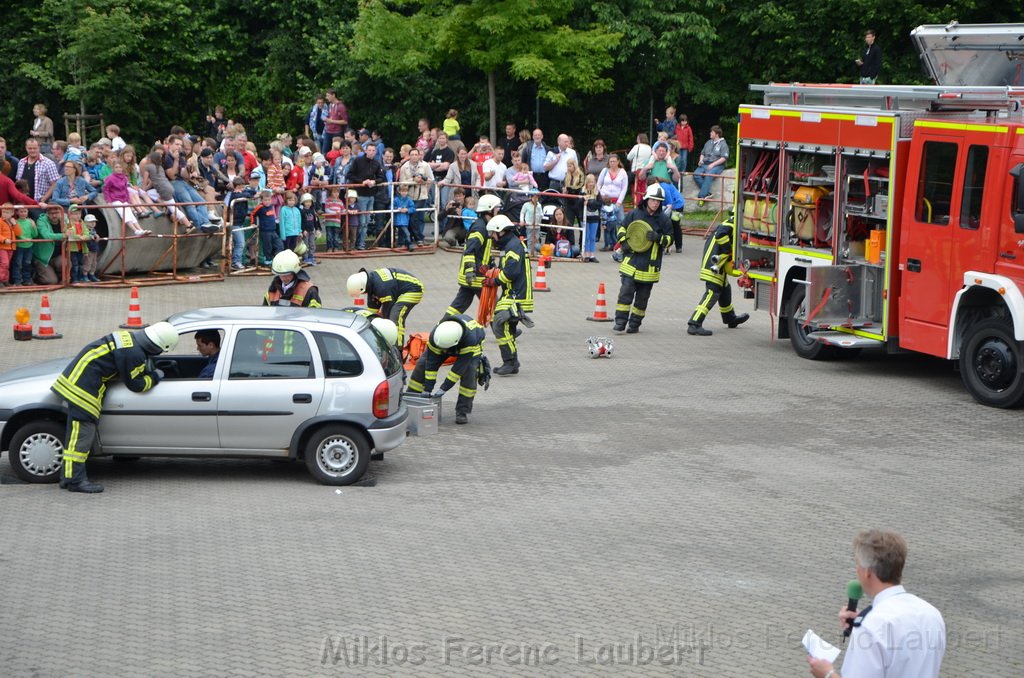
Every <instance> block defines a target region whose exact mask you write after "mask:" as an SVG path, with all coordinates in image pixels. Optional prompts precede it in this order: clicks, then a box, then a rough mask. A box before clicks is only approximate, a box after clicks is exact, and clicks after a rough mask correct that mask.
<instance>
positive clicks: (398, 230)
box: [391, 182, 416, 252]
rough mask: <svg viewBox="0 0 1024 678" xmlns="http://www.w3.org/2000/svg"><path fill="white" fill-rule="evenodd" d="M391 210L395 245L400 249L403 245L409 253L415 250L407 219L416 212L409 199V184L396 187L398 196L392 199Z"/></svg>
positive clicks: (413, 204) (414, 205)
mask: <svg viewBox="0 0 1024 678" xmlns="http://www.w3.org/2000/svg"><path fill="white" fill-rule="evenodd" d="M391 209H392V210H394V213H395V234H396V238H395V244H396V245H398V246H399V247H402V245H403V243H404V245H405V247H407V248H408V250H409V251H410V252H412V251H413V250H414V249H416V244H415V243H414V242H413V241H412V237H411V236H410V235H409V219H410V218H411V217H412V214H413V212H415V211H416V203H414V202H413V200H412V198H410V197H409V184H407V183H404V182H403V183H401V184H399V185H398V195H396V196H395V197H394V200H393V204H392V205H391Z"/></svg>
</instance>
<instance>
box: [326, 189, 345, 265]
mask: <svg viewBox="0 0 1024 678" xmlns="http://www.w3.org/2000/svg"><path fill="white" fill-rule="evenodd" d="M327 192H328V197H327V200H326V201H325V202H324V229H326V231H327V239H326V243H325V245H326V247H327V251H328V252H337V251H338V250H339V249H340V248H341V217H342V215H343V214H345V201H344V200H342V199H341V187H339V186H331V187H330V188H329V189H327Z"/></svg>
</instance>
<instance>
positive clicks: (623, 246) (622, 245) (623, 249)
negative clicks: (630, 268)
mask: <svg viewBox="0 0 1024 678" xmlns="http://www.w3.org/2000/svg"><path fill="white" fill-rule="evenodd" d="M619 250H620V251H621V252H622V253H623V254H629V253H630V252H632V250H631V249H629V243H628V242H626V241H625V240H620V241H619Z"/></svg>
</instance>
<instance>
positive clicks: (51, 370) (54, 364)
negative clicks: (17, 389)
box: [0, 356, 71, 386]
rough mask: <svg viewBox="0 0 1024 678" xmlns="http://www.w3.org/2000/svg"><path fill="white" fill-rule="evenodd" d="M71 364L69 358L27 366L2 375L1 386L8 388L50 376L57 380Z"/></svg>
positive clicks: (0, 377) (0, 375)
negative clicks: (18, 383) (16, 383)
mask: <svg viewBox="0 0 1024 678" xmlns="http://www.w3.org/2000/svg"><path fill="white" fill-rule="evenodd" d="M69 362H71V357H70V356H69V357H67V358H54V359H53V360H45V361H43V362H41V363H35V364H33V365H25V366H24V367H16V368H14V369H13V370H10V371H8V372H4V373H3V374H0V386H6V385H8V384H11V383H14V382H18V381H24V380H26V379H38V378H39V377H45V376H50V377H52V378H53V380H56V379H57V377H58V376H59V375H60V373H61V370H63V369H64V367H65V366H66V365H67V364H68V363H69Z"/></svg>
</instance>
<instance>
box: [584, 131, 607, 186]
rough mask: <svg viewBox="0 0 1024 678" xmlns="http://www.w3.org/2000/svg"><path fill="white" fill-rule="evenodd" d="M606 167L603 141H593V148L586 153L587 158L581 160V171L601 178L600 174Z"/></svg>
mask: <svg viewBox="0 0 1024 678" xmlns="http://www.w3.org/2000/svg"><path fill="white" fill-rule="evenodd" d="M607 166H608V154H607V152H606V148H605V145H604V139H597V140H596V141H594V147H593V148H592V149H590V152H589V153H587V157H585V158H583V171H584V172H586V173H587V174H593V175H594V176H595V177H597V176H601V172H602V171H603V170H604V168H605V167H607Z"/></svg>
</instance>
